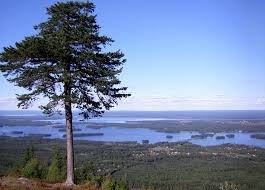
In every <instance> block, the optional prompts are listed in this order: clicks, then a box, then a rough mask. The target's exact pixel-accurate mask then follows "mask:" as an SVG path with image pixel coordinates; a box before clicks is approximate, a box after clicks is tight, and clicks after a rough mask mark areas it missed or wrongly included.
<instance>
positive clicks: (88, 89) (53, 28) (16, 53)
mask: <svg viewBox="0 0 265 190" xmlns="http://www.w3.org/2000/svg"><path fill="white" fill-rule="evenodd" d="M94 9H95V6H94V5H93V3H91V2H74V1H69V2H59V3H56V4H54V5H52V6H50V7H49V8H47V14H48V20H47V21H46V22H43V23H40V24H39V25H37V26H35V27H34V28H35V29H36V30H37V32H38V33H37V34H36V35H33V36H30V37H26V38H25V39H24V40H22V41H21V42H17V43H16V44H15V46H13V47H12V46H10V47H5V48H4V51H3V52H2V53H1V54H0V62H2V64H1V65H0V71H2V72H3V74H4V76H5V77H6V78H7V80H8V81H10V82H12V83H14V84H15V85H16V86H19V87H23V88H25V89H26V90H28V93H25V94H20V95H17V99H18V101H19V103H18V106H19V107H21V108H24V109H27V108H28V107H29V106H31V105H32V103H33V102H34V101H35V100H37V99H39V98H41V97H45V98H44V99H45V100H46V99H47V104H45V105H42V106H40V108H41V109H42V110H43V111H44V113H46V114H52V113H54V112H56V111H58V110H60V108H63V109H64V111H65V118H66V131H67V138H66V141H67V180H66V184H68V185H72V184H73V183H74V156H73V130H72V108H77V109H79V110H81V112H80V113H81V114H82V115H83V116H84V118H90V117H93V116H96V117H97V116H101V115H102V114H103V112H104V110H108V109H110V108H111V107H113V106H114V105H116V104H117V100H118V99H120V98H124V97H127V96H129V94H127V93H126V92H125V91H126V89H127V88H126V87H120V86H119V84H120V80H119V79H118V75H119V74H120V73H121V72H122V65H123V64H124V63H125V61H126V60H125V59H124V54H123V53H122V52H121V51H119V50H118V51H113V52H108V51H106V50H105V49H104V48H105V47H106V46H107V45H110V44H111V43H112V42H113V40H112V39H111V38H109V37H107V36H103V35H100V32H99V29H100V27H99V25H98V24H97V22H96V16H95V15H94V13H93V12H94Z"/></svg>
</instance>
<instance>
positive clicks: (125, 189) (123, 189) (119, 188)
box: [116, 175, 129, 190]
mask: <svg viewBox="0 0 265 190" xmlns="http://www.w3.org/2000/svg"><path fill="white" fill-rule="evenodd" d="M116 190H129V185H128V181H127V176H126V175H125V176H123V177H122V178H121V180H120V181H118V182H117V184H116Z"/></svg>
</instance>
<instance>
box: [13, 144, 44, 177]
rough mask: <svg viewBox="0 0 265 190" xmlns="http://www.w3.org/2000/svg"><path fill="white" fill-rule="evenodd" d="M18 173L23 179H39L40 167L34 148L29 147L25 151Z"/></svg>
mask: <svg viewBox="0 0 265 190" xmlns="http://www.w3.org/2000/svg"><path fill="white" fill-rule="evenodd" d="M18 171H19V173H20V175H21V176H23V177H27V178H40V177H41V174H42V173H41V166H40V163H39V159H38V158H37V156H36V154H35V151H34V148H33V147H32V146H30V147H29V148H27V149H26V152H25V156H24V160H23V163H22V168H20V169H18Z"/></svg>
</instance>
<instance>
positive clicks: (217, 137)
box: [216, 136, 225, 140]
mask: <svg viewBox="0 0 265 190" xmlns="http://www.w3.org/2000/svg"><path fill="white" fill-rule="evenodd" d="M223 139H225V136H216V140H223Z"/></svg>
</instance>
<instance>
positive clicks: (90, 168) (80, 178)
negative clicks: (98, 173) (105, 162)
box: [75, 162, 95, 183]
mask: <svg viewBox="0 0 265 190" xmlns="http://www.w3.org/2000/svg"><path fill="white" fill-rule="evenodd" d="M75 176H76V183H83V182H86V181H91V179H92V177H93V176H95V167H94V165H93V163H92V162H88V163H87V164H85V165H84V166H83V167H81V168H79V169H77V170H76V173H75Z"/></svg>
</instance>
